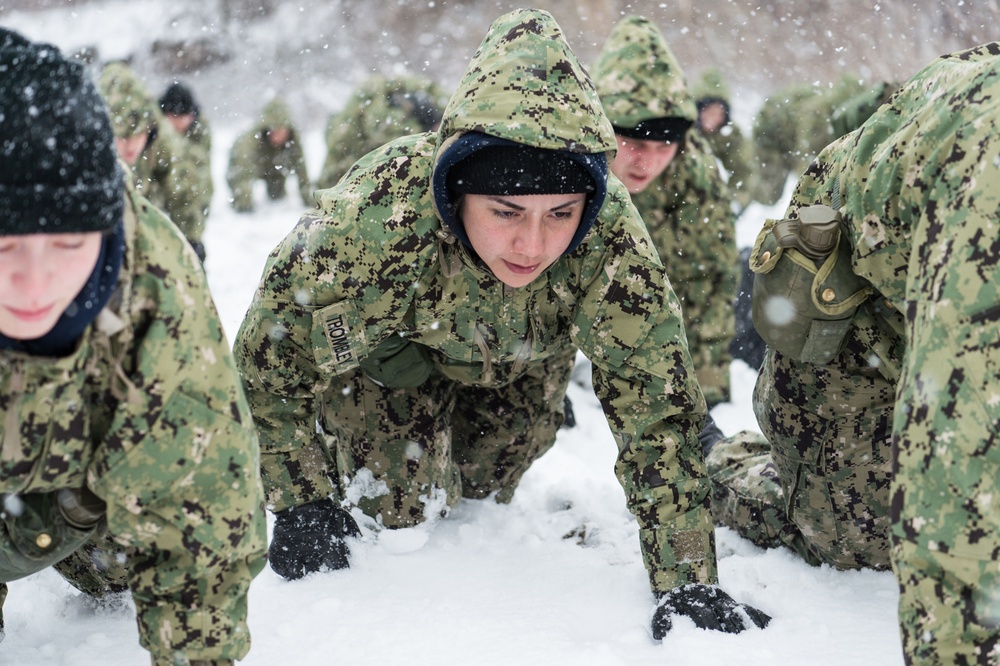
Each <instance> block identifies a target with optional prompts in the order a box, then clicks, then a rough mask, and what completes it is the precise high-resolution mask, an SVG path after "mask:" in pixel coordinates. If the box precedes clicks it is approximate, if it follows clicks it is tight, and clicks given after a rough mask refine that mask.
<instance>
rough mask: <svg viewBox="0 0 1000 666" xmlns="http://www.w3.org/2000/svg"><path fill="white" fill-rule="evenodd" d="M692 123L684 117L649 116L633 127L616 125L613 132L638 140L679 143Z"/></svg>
mask: <svg viewBox="0 0 1000 666" xmlns="http://www.w3.org/2000/svg"><path fill="white" fill-rule="evenodd" d="M692 124H693V123H692V122H691V121H690V120H687V119H685V118H676V117H672V118H650V119H649V120H644V121H642V122H641V123H639V124H638V125H636V126H635V127H618V126H617V125H615V127H614V130H615V134H618V135H620V136H624V137H626V138H629V139H636V140H638V141H664V142H667V143H680V142H682V141H683V140H684V136H685V135H686V134H687V131H688V130H689V129H691V125H692Z"/></svg>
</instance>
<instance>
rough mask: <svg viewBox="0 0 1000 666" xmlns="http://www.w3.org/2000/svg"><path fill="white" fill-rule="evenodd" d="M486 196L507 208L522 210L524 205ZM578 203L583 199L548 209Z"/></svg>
mask: <svg viewBox="0 0 1000 666" xmlns="http://www.w3.org/2000/svg"><path fill="white" fill-rule="evenodd" d="M581 194H582V193H581ZM488 198H489V200H490V201H493V202H496V203H498V204H500V205H501V206H507V207H508V208H513V209H514V210H519V211H520V210H524V206H518V205H517V204H516V203H514V202H513V201H507V200H506V199H504V198H503V197H493V196H491V197H488ZM586 199H587V198H586V197H584V201H586ZM579 203H583V201H580V200H575V201H567V202H566V203H564V204H559V205H558V206H553V207H552V208H550V209H549V210H559V209H560V208H566V207H567V206H575V205H577V204H579Z"/></svg>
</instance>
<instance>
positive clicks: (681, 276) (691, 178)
mask: <svg viewBox="0 0 1000 666" xmlns="http://www.w3.org/2000/svg"><path fill="white" fill-rule="evenodd" d="M695 139H696V137H692V143H691V144H690V145H688V146H687V147H686V148H685V150H686V151H689V156H688V158H687V159H685V160H683V163H682V164H681V165H680V166H681V168H680V169H678V170H677V171H676V172H675V173H674V174H672V175H671V177H676V182H674V183H672V184H671V187H670V189H671V191H672V192H676V196H675V197H673V198H672V201H671V204H670V205H669V210H668V212H667V215H668V216H670V217H672V218H673V220H671V221H670V223H669V224H666V225H665V227H666V228H667V229H672V230H675V233H676V241H675V243H676V245H675V251H674V252H673V253H672V255H671V256H664V257H662V259H663V262H664V265H665V266H666V267H667V275H668V276H669V278H670V283H671V285H672V286H673V288H674V289H675V290H676V293H677V296H678V298H679V300H680V303H681V308H682V310H683V313H684V327H685V329H686V333H687V339H688V345H689V349H690V352H691V357H692V360H693V361H694V367H695V371H696V373H697V376H698V382H699V384H701V389H702V391H703V392H704V394H705V399H706V400H707V401H708V403H709V404H715V403H717V402H725V401H727V400H729V363H730V361H731V360H732V359H731V357H730V355H729V343H730V341H731V340H732V339H733V336H735V335H736V311H735V308H736V286H737V284H738V282H739V253H738V252H737V250H736V228H735V219H734V217H735V216H734V214H733V211H732V208H731V207H730V204H729V199H728V188H727V187H726V185H725V183H724V182H723V181H722V176H721V174H720V173H719V171H718V168H717V167H716V166H715V164H714V163H712V160H710V159H708V157H709V155H710V153H707V152H706V150H707V149H706V148H704V147H702V146H703V145H704V144H702V143H701V142H700V141H697V142H696V141H695ZM654 240H655V237H654ZM657 246H658V247H660V246H661V245H660V244H657Z"/></svg>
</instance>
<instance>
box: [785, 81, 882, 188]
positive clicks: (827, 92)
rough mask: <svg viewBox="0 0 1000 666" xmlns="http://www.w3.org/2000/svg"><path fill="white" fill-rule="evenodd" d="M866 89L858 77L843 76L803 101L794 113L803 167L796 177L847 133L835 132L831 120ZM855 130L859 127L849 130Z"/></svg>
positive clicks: (865, 85)
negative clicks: (825, 149) (848, 102)
mask: <svg viewBox="0 0 1000 666" xmlns="http://www.w3.org/2000/svg"><path fill="white" fill-rule="evenodd" d="M867 87H868V86H867V84H865V82H864V79H863V78H862V77H861V76H860V75H858V74H854V73H848V74H843V75H841V77H840V78H839V79H837V80H836V81H834V82H832V83H830V84H827V85H824V86H822V87H820V88H819V89H818V92H817V94H815V95H813V96H811V97H809V98H808V99H806V100H803V102H802V106H801V107H800V108H799V109H798V111H797V113H796V117H797V120H798V123H799V129H798V131H797V132H796V136H797V137H798V142H799V146H798V150H799V152H800V153H801V156H800V163H801V165H802V167H801V169H799V171H798V172H797V173H796V175H799V174H800V173H801V172H802V171H805V168H806V167H807V166H809V163H810V162H812V161H813V160H814V159H816V156H817V155H819V153H820V151H821V150H823V149H824V148H826V146H827V145H828V144H829V143H831V142H832V141H833V140H834V139H839V138H840V137H842V136H843V135H844V134H846V133H847V132H844V133H843V134H837V133H836V131H835V130H834V126H833V117H834V116H835V115H836V113H837V110H838V109H839V108H840V107H841V106H842V105H843V104H844V103H846V102H847V101H848V100H850V99H851V98H853V97H854V96H855V95H858V94H860V93H863V92H864V91H865V89H866V88H867ZM858 127H860V123H859V124H858V125H856V126H854V127H852V128H851V130H855V129H857V128H858Z"/></svg>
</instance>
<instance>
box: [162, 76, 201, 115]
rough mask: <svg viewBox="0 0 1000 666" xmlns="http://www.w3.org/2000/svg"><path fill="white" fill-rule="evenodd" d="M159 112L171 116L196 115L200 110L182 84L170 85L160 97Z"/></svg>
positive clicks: (192, 96)
mask: <svg viewBox="0 0 1000 666" xmlns="http://www.w3.org/2000/svg"><path fill="white" fill-rule="evenodd" d="M160 110H161V111H163V113H166V114H169V115H173V116H186V115H188V114H193V115H198V112H199V111H200V109H199V108H198V104H197V103H196V102H195V101H194V95H193V94H192V93H191V90H190V88H188V87H187V86H185V85H184V84H183V83H177V82H174V83H171V84H170V86H168V87H167V89H166V90H165V91H163V94H162V95H161V96H160Z"/></svg>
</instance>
